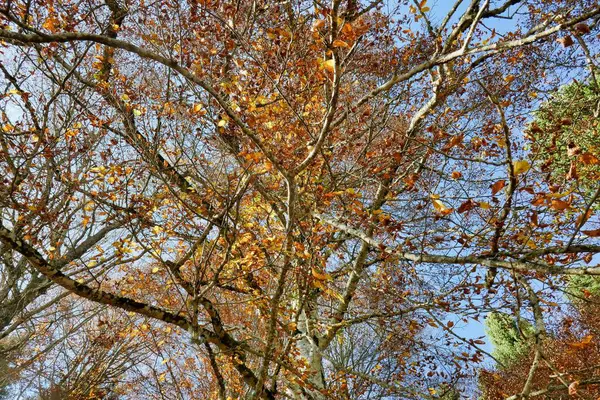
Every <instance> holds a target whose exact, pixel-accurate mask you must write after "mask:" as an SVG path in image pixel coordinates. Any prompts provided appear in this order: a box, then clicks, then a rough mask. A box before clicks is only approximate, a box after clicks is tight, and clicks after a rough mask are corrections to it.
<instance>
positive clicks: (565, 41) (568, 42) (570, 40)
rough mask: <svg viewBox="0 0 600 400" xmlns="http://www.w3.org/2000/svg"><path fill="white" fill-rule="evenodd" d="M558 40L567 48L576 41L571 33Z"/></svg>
mask: <svg viewBox="0 0 600 400" xmlns="http://www.w3.org/2000/svg"><path fill="white" fill-rule="evenodd" d="M556 41H557V42H558V43H560V44H561V45H562V47H565V48H566V47H569V46H572V45H573V43H575V42H573V38H572V37H571V36H569V35H567V36H563V37H561V38H558V39H556Z"/></svg>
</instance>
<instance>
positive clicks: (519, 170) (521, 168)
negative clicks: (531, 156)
mask: <svg viewBox="0 0 600 400" xmlns="http://www.w3.org/2000/svg"><path fill="white" fill-rule="evenodd" d="M529 168H530V165H529V162H527V161H525V160H519V161H514V162H513V169H514V172H515V175H521V174H524V173H525V172H527V171H529Z"/></svg>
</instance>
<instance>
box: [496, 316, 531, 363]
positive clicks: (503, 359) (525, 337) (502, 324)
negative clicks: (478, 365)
mask: <svg viewBox="0 0 600 400" xmlns="http://www.w3.org/2000/svg"><path fill="white" fill-rule="evenodd" d="M485 328H486V334H487V336H488V338H489V339H490V342H491V343H492V345H493V346H494V352H493V353H492V355H493V356H494V358H496V360H498V362H499V363H501V364H502V365H503V366H504V367H509V366H510V365H511V364H513V363H515V362H517V361H519V359H521V358H522V357H523V356H524V355H527V354H528V353H529V349H530V348H531V339H532V337H533V333H534V328H533V326H532V325H531V324H530V323H529V322H527V321H525V320H523V319H521V320H520V326H518V325H517V321H516V320H515V318H514V317H513V316H512V315H509V314H505V313H502V312H492V313H490V314H489V315H488V316H487V318H486V320H485Z"/></svg>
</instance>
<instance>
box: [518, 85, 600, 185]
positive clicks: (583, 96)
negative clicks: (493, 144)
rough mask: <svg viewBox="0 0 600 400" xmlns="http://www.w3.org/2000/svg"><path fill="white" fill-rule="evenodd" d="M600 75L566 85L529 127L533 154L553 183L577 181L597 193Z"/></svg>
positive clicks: (541, 107)
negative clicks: (599, 79) (599, 82)
mask: <svg viewBox="0 0 600 400" xmlns="http://www.w3.org/2000/svg"><path fill="white" fill-rule="evenodd" d="M598 78H600V75H599V74H598V73H596V74H595V75H594V76H592V77H590V78H588V80H587V82H577V81H575V82H573V83H570V84H567V85H564V86H562V87H561V88H560V89H559V90H558V91H556V93H555V94H554V95H552V97H551V98H550V99H549V100H548V101H546V102H544V103H543V104H542V105H541V106H540V108H539V110H538V111H536V113H535V114H534V115H535V118H534V120H533V122H532V124H531V125H530V127H529V135H530V138H531V140H532V151H533V152H534V153H536V154H538V157H540V162H541V163H542V165H541V168H542V171H544V172H547V173H548V174H549V176H550V179H551V181H552V182H555V183H557V184H559V185H566V184H567V182H568V181H569V180H573V181H577V182H578V183H579V185H581V187H582V189H583V190H584V191H586V192H588V193H594V192H595V190H596V186H597V185H595V183H596V182H597V181H598V180H599V179H600V148H599V146H598V137H599V135H600V122H599V116H600V86H599V85H598Z"/></svg>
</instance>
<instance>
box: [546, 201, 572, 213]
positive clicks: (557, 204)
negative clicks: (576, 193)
mask: <svg viewBox="0 0 600 400" xmlns="http://www.w3.org/2000/svg"><path fill="white" fill-rule="evenodd" d="M550 206H551V207H552V208H553V209H555V210H556V211H564V210H566V209H567V208H569V206H570V204H569V203H567V202H566V201H564V200H559V199H554V200H552V203H551V204H550Z"/></svg>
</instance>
